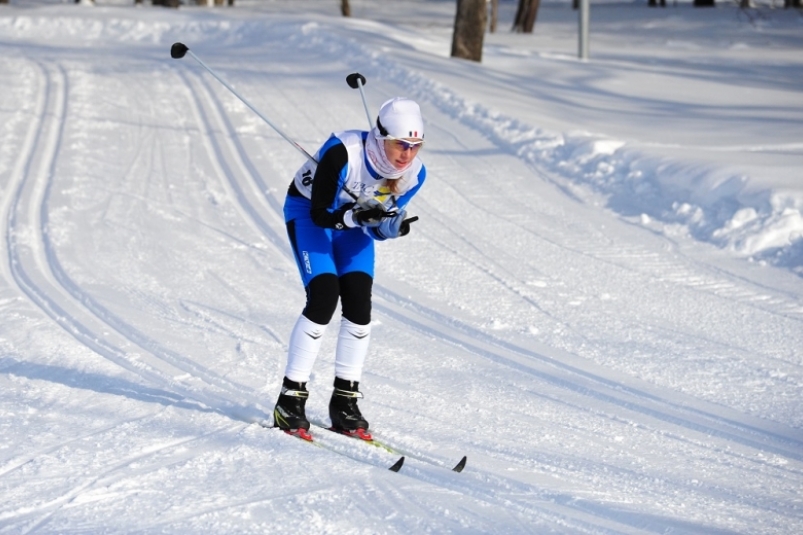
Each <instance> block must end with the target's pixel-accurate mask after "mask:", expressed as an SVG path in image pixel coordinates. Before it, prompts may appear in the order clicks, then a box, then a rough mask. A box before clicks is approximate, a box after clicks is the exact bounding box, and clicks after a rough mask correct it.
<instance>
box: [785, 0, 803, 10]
mask: <svg viewBox="0 0 803 535" xmlns="http://www.w3.org/2000/svg"><path fill="white" fill-rule="evenodd" d="M783 7H785V8H786V9H789V8H790V7H796V8H801V7H803V2H801V0H784V3H783Z"/></svg>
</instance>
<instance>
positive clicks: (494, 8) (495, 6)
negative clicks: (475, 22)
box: [488, 0, 499, 33]
mask: <svg viewBox="0 0 803 535" xmlns="http://www.w3.org/2000/svg"><path fill="white" fill-rule="evenodd" d="M498 20H499V0H491V24H490V25H489V26H488V30H489V31H490V32H491V33H496V22H497V21H498Z"/></svg>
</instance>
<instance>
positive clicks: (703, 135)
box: [0, 0, 803, 534]
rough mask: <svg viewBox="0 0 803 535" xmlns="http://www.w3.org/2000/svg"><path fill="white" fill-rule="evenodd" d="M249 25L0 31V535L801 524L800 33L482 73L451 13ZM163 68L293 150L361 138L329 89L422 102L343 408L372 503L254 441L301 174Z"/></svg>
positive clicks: (327, 373)
mask: <svg viewBox="0 0 803 535" xmlns="http://www.w3.org/2000/svg"><path fill="white" fill-rule="evenodd" d="M243 4H244V5H242V6H241V7H238V8H234V9H217V10H208V9H202V8H187V9H181V10H178V11H173V10H163V9H157V8H151V7H149V6H147V7H141V8H131V7H127V6H125V7H124V6H121V5H119V6H98V7H86V6H73V5H50V6H43V5H33V6H25V5H13V4H12V5H11V6H0V50H2V51H3V52H4V53H3V54H0V84H2V85H1V86H0V87H2V88H3V91H2V94H3V97H2V105H0V116H2V121H1V122H0V124H2V126H1V127H0V132H1V134H0V136H2V137H0V187H1V188H2V197H0V199H2V205H1V206H0V208H2V218H0V221H2V228H0V234H2V236H3V240H2V241H0V243H1V244H2V248H3V253H4V254H3V261H2V262H1V263H0V266H1V267H0V310H2V318H3V321H2V323H0V385H1V386H0V498H1V499H0V533H35V532H38V533H121V532H137V533H157V532H158V533H251V532H253V533H282V532H286V531H288V529H289V528H288V526H292V527H293V529H295V528H299V529H304V530H305V531H308V532H312V533H418V532H431V533H616V534H621V533H627V534H630V533H632V534H641V533H697V534H711V533H718V534H733V533H745V534H747V533H750V534H755V533H768V534H769V533H773V534H791V533H797V532H799V531H801V528H803V514H802V513H801V489H802V488H803V448H802V447H801V446H803V431H801V428H803V419H802V418H801V412H800V404H801V384H803V369H802V368H801V364H802V363H801V350H800V348H801V347H803V329H802V328H801V326H803V283H802V282H801V278H800V277H799V276H798V275H796V274H795V271H797V272H798V273H799V270H800V266H801V261H800V256H799V255H800V252H799V247H800V233H801V232H802V231H803V224H801V216H800V210H801V207H802V206H803V201H801V199H803V189H801V187H800V186H799V184H798V183H796V181H795V180H794V178H796V175H795V173H796V171H798V170H799V169H800V168H801V163H803V162H802V160H803V148H801V146H800V145H799V140H800V136H799V125H800V124H801V123H800V121H799V119H801V116H802V115H803V105H802V104H801V102H803V100H801V99H800V97H801V87H803V85H801V84H800V83H799V82H800V81H801V77H802V76H803V75H801V74H800V73H801V72H803V71H802V70H801V69H800V67H801V65H800V63H801V62H802V61H803V60H801V59H800V58H799V49H800V44H801V40H800V37H799V35H800V31H799V30H800V21H799V19H798V18H795V17H796V16H797V15H794V16H793V15H791V14H789V13H788V12H781V11H769V10H765V11H763V12H762V18H760V19H759V22H758V23H756V24H750V23H749V22H745V21H740V19H739V14H738V10H736V9H730V8H724V9H716V10H711V11H710V12H707V13H706V14H705V15H704V16H702V17H703V18H700V17H701V16H699V15H698V14H697V12H696V11H694V10H692V9H691V8H690V7H688V6H686V5H681V6H679V7H677V8H671V9H667V10H664V11H660V12H659V11H655V10H647V9H646V8H642V6H634V5H609V6H602V7H600V8H599V10H596V11H595V13H598V15H597V17H598V18H597V19H595V20H599V21H600V23H599V26H597V27H598V28H599V30H598V32H599V33H598V35H597V37H596V38H594V35H593V34H592V39H595V40H592V61H591V62H589V63H588V64H585V65H584V64H581V63H578V62H576V61H574V60H573V59H572V54H573V50H574V48H573V46H574V44H573V43H572V40H571V37H572V35H571V29H572V28H573V26H572V25H573V23H574V20H575V19H574V14H573V13H572V12H571V11H569V10H568V8H566V7H565V6H563V5H551V4H547V5H546V6H545V8H544V9H543V10H542V16H541V19H540V22H539V32H541V30H543V31H542V32H541V33H539V34H538V35H537V36H529V37H524V36H514V35H510V34H507V33H506V32H501V31H500V32H499V33H498V34H495V35H493V36H489V39H488V43H487V47H486V58H485V61H484V62H483V64H480V65H475V64H473V63H467V62H458V61H455V60H451V59H449V58H448V47H449V38H450V31H449V27H450V24H451V17H452V15H453V2H446V1H443V2H440V1H427V2H424V1H409V2H376V3H371V2H357V1H354V0H352V5H353V8H354V10H355V18H353V19H351V20H344V19H342V18H340V17H338V16H337V11H336V5H334V4H335V3H334V2H329V1H322V0H320V1H319V0H309V1H305V2H297V1H293V2H284V1H279V0H277V1H275V2H262V3H257V2H253V3H252V5H251V6H249V5H245V4H246V3H245V2H243ZM390 4H393V5H394V8H395V12H394V10H393V9H389V8H388V6H389V5H390ZM511 8H512V4H511V3H509V2H503V11H504V12H505V13H507V16H509V15H510V10H511ZM388 11H391V13H390V14H389V13H388ZM701 20H702V22H700V21H701ZM623 21H625V22H623ZM627 21H629V23H627ZM692 22H693V23H694V24H692ZM625 23H627V24H628V27H630V28H642V29H644V28H649V29H650V33H649V39H647V38H646V37H645V32H640V31H633V32H630V33H629V34H628V35H627V36H626V37H625V38H622V37H619V38H618V39H614V34H617V35H620V34H621V31H620V30H621V28H622V24H625ZM679 28H683V29H685V30H686V32H685V33H683V34H682V41H679V40H680V38H681V35H680V34H679ZM724 35H731V37H734V36H735V39H736V41H734V42H732V44H735V46H725V45H723V44H722V43H723V42H724V41H717V38H716V36H724ZM175 41H182V42H185V43H186V44H188V45H189V46H190V47H191V48H192V49H193V50H194V51H195V52H196V53H197V54H198V55H199V56H200V57H202V58H203V59H204V61H205V62H207V63H208V64H209V65H210V66H212V67H213V68H214V69H216V70H218V72H220V74H221V75H223V76H224V77H225V78H226V79H227V80H229V81H230V82H231V83H232V84H233V85H234V86H235V87H236V88H237V90H238V91H240V92H241V93H242V94H243V95H246V96H247V98H248V99H249V100H250V101H251V102H252V103H253V104H254V105H255V106H256V107H257V108H258V109H259V110H260V111H262V112H263V113H264V114H265V115H267V116H268V117H270V118H271V119H272V120H273V121H274V122H276V123H277V124H278V125H280V126H281V127H282V128H283V129H284V130H285V131H287V132H288V133H290V134H291V135H292V136H293V137H294V138H295V139H297V140H298V142H299V143H300V144H301V145H302V146H304V147H306V148H307V149H308V150H310V151H312V150H314V149H315V148H316V147H317V145H318V144H319V143H321V142H322V141H323V140H324V139H325V138H326V136H327V135H328V134H329V132H331V131H333V130H337V129H342V128H356V127H363V126H364V125H365V122H366V118H365V114H364V112H363V109H362V105H361V103H360V100H359V94H358V93H357V92H355V91H353V90H352V89H350V88H348V86H347V85H346V84H345V83H344V78H345V75H346V74H348V73H350V72H354V71H360V72H362V73H363V74H364V75H365V76H366V77H367V78H368V81H369V82H368V86H367V87H366V91H367V96H368V101H369V104H370V106H371V107H372V109H374V110H375V109H376V108H377V107H378V106H379V104H381V102H382V101H383V100H384V99H386V98H389V97H390V96H394V95H397V94H406V95H409V96H413V97H415V98H417V99H418V100H419V101H420V102H421V105H422V109H423V110H424V113H425V118H426V121H427V128H428V131H427V146H426V148H425V149H424V152H423V153H422V157H423V159H424V161H425V162H426V164H427V167H428V170H429V175H430V178H429V180H428V182H427V184H426V187H425V188H424V189H423V190H422V193H421V194H420V195H419V196H418V197H417V198H416V199H415V201H414V203H413V205H412V207H411V208H412V212H414V213H415V215H418V216H419V217H420V221H419V222H418V223H416V224H415V225H414V229H413V232H412V233H411V234H410V236H408V237H406V238H404V239H403V240H398V241H395V242H390V243H382V244H380V245H379V248H378V251H379V259H378V265H377V273H378V275H377V281H376V286H375V291H374V298H375V303H374V310H375V314H374V316H375V317H374V320H375V324H374V331H373V332H374V336H373V345H372V350H371V354H370V356H369V360H368V363H367V366H366V373H365V376H364V379H363V384H362V387H363V391H364V393H365V394H366V399H365V400H364V401H363V402H362V403H361V407H363V412H364V413H366V415H367V416H368V417H369V419H370V421H371V422H372V429H373V430H374V431H375V434H376V435H377V436H378V437H380V438H382V439H383V440H386V441H388V442H390V443H392V444H394V445H396V446H397V447H398V448H399V449H401V450H403V451H404V452H405V453H407V454H408V460H407V463H406V464H405V467H404V468H403V469H402V471H401V472H400V473H399V474H394V473H391V472H389V471H387V470H385V469H384V468H385V467H387V466H389V465H390V464H391V463H392V462H393V460H394V457H393V456H392V455H389V454H385V453H384V452H382V451H380V450H377V449H376V448H371V447H368V446H365V447H362V446H361V445H359V444H356V445H355V444H354V443H352V442H349V441H348V439H345V438H343V439H341V438H339V437H329V436H321V437H320V439H321V443H322V444H323V445H324V446H325V447H322V448H316V447H313V446H309V445H307V444H303V443H300V441H297V440H296V439H292V438H291V437H287V436H285V435H283V434H281V433H278V432H275V431H271V430H266V429H264V428H262V427H260V426H259V425H257V424H256V423H255V422H257V421H259V420H262V419H266V418H269V413H270V410H271V408H272V404H273V402H274V399H275V396H276V394H277V391H278V388H279V385H280V382H281V377H282V372H283V367H284V353H285V351H286V344H287V338H288V335H289V332H290V330H291V328H292V324H293V322H294V320H295V318H296V316H297V314H298V312H299V310H300V309H301V308H302V306H303V298H304V293H303V289H302V288H301V287H300V284H299V283H298V280H297V279H298V275H297V273H296V267H295V264H294V262H293V260H292V258H291V255H290V251H289V248H288V246H287V244H286V237H285V234H284V228H283V220H282V217H281V204H282V201H283V196H284V192H285V191H286V187H287V185H288V183H289V180H290V177H291V176H292V174H293V172H294V171H295V169H296V168H297V167H298V166H299V165H300V164H301V163H302V159H303V156H301V155H300V154H299V153H298V152H297V151H295V150H294V149H293V148H292V147H291V146H290V145H288V144H287V143H286V142H285V141H284V140H282V139H281V138H280V137H279V136H278V135H276V134H275V133H274V132H272V131H271V130H270V129H269V128H268V127H267V126H266V125H265V124H264V123H262V122H261V120H260V119H259V118H258V117H256V116H255V115H254V114H253V113H252V112H251V111H250V110H248V109H247V108H246V107H245V106H244V105H243V104H242V103H240V102H238V101H237V100H236V99H235V98H234V97H232V95H231V94H230V93H229V92H227V91H226V90H225V89H224V88H223V87H222V86H221V85H220V84H218V83H217V82H216V81H215V80H214V79H212V78H211V77H210V76H209V75H208V74H206V73H205V72H204V71H203V70H202V69H201V68H200V67H199V65H198V64H197V63H194V62H193V61H192V59H191V58H185V59H184V60H181V61H176V60H172V59H170V58H169V53H168V51H169V48H170V45H171V44H172V43H173V42H175ZM678 42H682V43H683V46H678V45H677V44H678ZM712 42H713V43H715V44H716V43H719V44H720V45H721V46H716V47H714V48H713V49H712V48H711V47H710V46H709V45H711V43H712ZM595 43H597V45H596V46H595ZM742 45H743V46H742ZM690 48H692V49H693V50H694V54H693V56H691V55H690V54H689V52H688V51H689V49H690ZM695 64H696V65H698V66H699V65H702V66H703V67H700V68H699V70H698V72H697V75H695V76H692V75H691V74H690V72H691V69H692V68H693V66H694V65H695ZM703 71H705V72H707V74H706V75H705V76H703V75H702V72H703ZM737 72H738V74H739V77H738V78H737V77H735V74H736V73H737ZM656 79H657V81H656ZM734 80H738V82H737V83H736V87H735V89H733V90H732V91H726V90H728V89H729V88H732V86H733V85H734ZM667 81H669V82H671V83H672V84H675V87H677V88H678V89H677V90H672V89H670V88H669V86H668V85H667ZM617 87H618V88H619V89H616V88H617ZM636 89H638V91H637V90H636ZM700 91H703V92H704V93H705V94H706V95H708V96H707V97H706V99H707V101H706V102H702V103H697V104H695V105H694V106H692V105H691V98H690V97H689V95H690V94H699V92H700ZM633 93H640V94H642V93H643V94H644V98H642V99H633V98H626V97H627V95H631V94H633ZM712 95H714V96H712ZM715 95H725V96H723V97H722V98H721V99H719V98H715ZM659 103H663V104H660V105H659ZM578 106H579V107H580V108H579V109H581V110H584V111H577V109H578ZM660 106H663V107H664V115H663V116H662V119H667V120H666V121H664V122H663V124H664V127H663V128H661V129H660V130H656V129H655V128H653V123H654V121H656V120H657V119H656V118H655V115H651V114H650V113H648V112H649V111H650V109H652V110H653V112H654V111H655V109H656V107H660ZM692 108H693V109H692ZM748 108H749V112H748V111H746V110H748ZM742 112H744V113H742ZM669 119H671V120H669ZM733 125H737V126H738V127H735V126H733ZM720 132H726V133H727V134H728V135H727V136H724V137H722V138H720V137H718V136H717V137H715V138H712V134H716V133H720ZM759 134H760V135H759ZM689 136H691V137H689ZM795 136H797V137H796V138H795ZM703 139H707V140H709V141H707V145H704V144H703V143H702V141H701V140H703ZM685 144H688V145H689V146H691V145H693V146H694V147H695V148H694V150H693V151H691V152H689V151H686V150H681V149H683V148H684V146H685ZM740 147H741V148H744V147H747V148H748V149H745V150H742V149H740ZM734 177H736V178H734ZM739 177H743V178H739ZM751 210H752V212H751ZM751 256H752V257H753V259H754V260H757V261H754V262H749V261H746V257H751ZM334 330H335V329H334V328H333V327H332V328H330V330H329V333H328V337H327V341H326V342H325V344H324V350H323V352H322V354H321V356H320V358H319V361H318V363H317V365H316V369H315V373H314V375H313V378H312V381H311V385H310V386H311V388H312V392H311V398H310V401H309V403H308V408H309V414H310V416H312V417H313V418H314V419H316V420H318V421H320V422H325V420H326V418H327V416H326V404H327V401H328V396H329V393H330V386H329V385H330V384H331V381H332V374H333V370H332V368H333V366H332V364H333V350H334V336H332V332H333V331H334ZM338 452H339V453H340V454H338ZM464 454H465V455H468V457H469V465H468V467H467V468H466V470H465V471H464V472H463V473H461V474H454V473H451V472H450V471H449V470H448V467H449V466H451V465H452V464H454V462H456V460H457V459H459V458H460V456H462V455H464ZM445 468H446V469H445Z"/></svg>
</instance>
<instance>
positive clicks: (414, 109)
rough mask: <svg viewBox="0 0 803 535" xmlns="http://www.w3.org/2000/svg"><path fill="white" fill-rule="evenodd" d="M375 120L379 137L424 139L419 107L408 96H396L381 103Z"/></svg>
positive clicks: (422, 121)
mask: <svg viewBox="0 0 803 535" xmlns="http://www.w3.org/2000/svg"><path fill="white" fill-rule="evenodd" d="M376 121H377V128H378V130H379V134H380V138H383V137H392V138H396V139H405V138H413V139H424V120H423V119H422V118H421V108H419V107H418V104H416V103H415V102H413V101H412V100H410V99H408V98H402V97H396V98H392V99H390V100H388V101H387V102H385V103H384V104H382V107H381V108H379V117H377V120H376Z"/></svg>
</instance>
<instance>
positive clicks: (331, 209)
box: [310, 142, 352, 229]
mask: <svg viewBox="0 0 803 535" xmlns="http://www.w3.org/2000/svg"><path fill="white" fill-rule="evenodd" d="M348 162H349V155H348V151H347V150H346V147H345V146H344V145H343V143H340V142H336V143H334V144H332V145H331V146H329V147H328V148H326V151H325V152H324V153H323V154H322V155H321V159H320V161H319V162H318V167H317V169H316V170H315V177H314V179H313V181H312V207H311V208H310V217H311V218H312V221H313V222H314V223H315V224H316V225H318V226H319V227H324V228H335V229H343V228H346V226H345V225H344V223H343V215H344V214H345V212H346V211H347V210H348V209H349V208H351V207H352V204H346V205H343V206H339V207H338V206H337V197H338V196H339V194H340V189H341V186H342V181H343V180H345V174H346V173H347V172H348V168H347V166H348Z"/></svg>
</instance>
